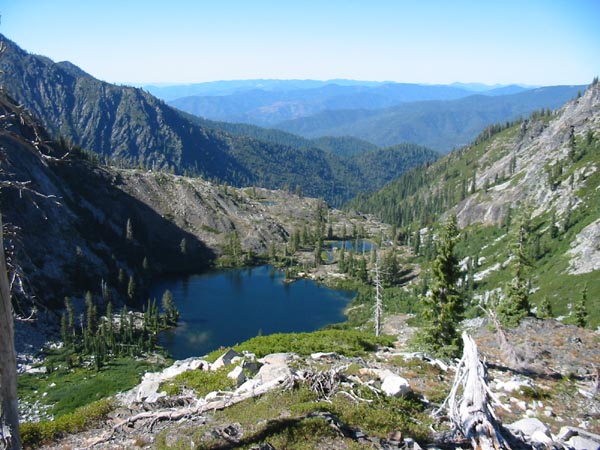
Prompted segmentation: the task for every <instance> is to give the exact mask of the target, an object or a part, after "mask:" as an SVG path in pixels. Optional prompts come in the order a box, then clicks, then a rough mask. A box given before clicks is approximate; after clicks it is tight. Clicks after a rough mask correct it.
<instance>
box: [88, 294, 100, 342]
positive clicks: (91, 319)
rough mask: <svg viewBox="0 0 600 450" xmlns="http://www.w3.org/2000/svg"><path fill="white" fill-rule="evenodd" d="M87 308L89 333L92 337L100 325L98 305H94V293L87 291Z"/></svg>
mask: <svg viewBox="0 0 600 450" xmlns="http://www.w3.org/2000/svg"><path fill="white" fill-rule="evenodd" d="M85 308H86V319H87V325H86V328H87V333H88V334H89V335H90V336H91V335H94V334H96V329H97V325H98V311H97V310H96V305H94V302H93V299H92V293H91V292H90V291H87V292H86V294H85Z"/></svg>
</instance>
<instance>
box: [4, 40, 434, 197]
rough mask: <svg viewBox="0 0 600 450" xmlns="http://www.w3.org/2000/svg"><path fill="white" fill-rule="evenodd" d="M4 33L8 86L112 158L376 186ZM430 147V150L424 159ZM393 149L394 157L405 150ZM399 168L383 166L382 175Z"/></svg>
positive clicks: (228, 177) (233, 178)
mask: <svg viewBox="0 0 600 450" xmlns="http://www.w3.org/2000/svg"><path fill="white" fill-rule="evenodd" d="M1 39H2V41H3V42H4V43H5V47H6V50H5V52H4V54H3V55H2V57H1V58H0V69H1V70H2V73H1V74H0V82H1V83H2V84H3V86H4V88H5V90H6V91H7V92H8V93H9V94H10V95H11V96H13V97H14V98H15V99H17V100H18V101H19V102H20V103H21V104H23V105H24V106H25V107H26V108H28V109H29V110H30V111H31V112H32V113H33V114H34V115H35V116H37V117H39V118H40V120H41V121H42V122H43V124H44V126H45V127H46V128H47V130H48V131H49V132H50V134H51V135H53V136H55V137H58V136H61V137H62V138H64V139H66V140H67V141H69V142H73V143H74V144H76V145H79V146H81V147H83V148H85V149H88V150H91V151H95V152H97V153H100V154H102V155H105V156H106V157H107V158H109V159H110V160H112V161H113V162H118V161H125V162H127V163H128V164H129V165H130V166H141V167H146V168H160V169H165V170H171V171H174V172H177V173H180V174H183V173H192V174H195V175H201V176H203V177H204V178H206V179H215V180H219V181H221V182H227V183H229V184H231V185H235V186H243V185H258V186H263V187H266V188H284V187H288V188H289V189H295V188H296V187H297V186H298V187H299V188H300V189H301V190H302V191H303V192H304V193H306V194H308V195H312V196H315V197H324V198H327V199H328V201H330V202H337V203H340V202H342V201H345V200H347V199H349V198H351V197H352V196H354V195H356V193H358V192H360V191H362V190H369V189H375V188H377V187H378V186H368V183H367V180H366V178H370V179H371V180H372V179H374V178H373V177H371V176H370V174H366V175H368V176H363V172H362V170H361V168H360V167H357V166H356V165H355V164H353V163H352V162H351V161H346V160H344V159H342V158H340V157H339V156H337V155H335V154H332V153H331V152H324V151H322V150H320V149H317V148H316V147H314V146H312V147H308V148H295V147H292V146H289V145H287V143H286V144H281V143H271V142H265V141H261V140H258V139H256V138H253V137H247V136H243V135H238V134H232V133H231V132H229V131H224V130H222V129H221V130H219V129H216V128H209V127H206V126H203V125H202V124H198V123H195V122H194V121H192V120H190V118H189V117H188V116H185V115H183V114H182V113H180V112H178V111H177V110H175V109H173V108H171V107H169V106H168V105H166V103H164V102H163V101H161V100H158V99H156V98H154V97H152V96H151V95H150V94H148V93H146V92H144V91H143V90H141V89H137V88H133V87H122V86H115V85H111V84H109V83H105V82H102V81H99V80H97V79H95V78H93V77H92V76H89V75H88V74H86V73H85V72H83V71H81V70H80V69H79V68H77V67H76V66H74V65H73V64H71V63H66V62H63V63H53V62H52V61H51V60H50V59H48V58H45V57H38V56H36V55H30V54H28V53H27V52H25V51H24V50H22V49H20V48H19V47H18V46H17V45H16V44H14V43H12V42H11V41H9V40H7V39H6V38H4V37H2V38H1ZM433 155H434V153H433V152H430V151H429V152H428V153H427V154H424V156H423V161H425V160H431V158H433V157H434V156H433ZM396 156H397V157H398V161H399V162H400V161H401V160H402V159H403V158H404V156H403V155H402V154H400V153H397V154H396ZM384 169H385V168H384ZM397 175H398V173H395V172H389V171H388V172H387V173H385V174H383V177H382V180H384V181H383V182H385V181H387V180H389V179H391V178H393V177H395V176H397ZM332 186H333V187H332Z"/></svg>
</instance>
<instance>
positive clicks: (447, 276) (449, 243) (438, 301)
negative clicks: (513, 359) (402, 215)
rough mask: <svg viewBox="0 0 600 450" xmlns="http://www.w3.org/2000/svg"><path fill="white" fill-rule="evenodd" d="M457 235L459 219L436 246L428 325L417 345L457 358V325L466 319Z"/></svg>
mask: <svg viewBox="0 0 600 450" xmlns="http://www.w3.org/2000/svg"><path fill="white" fill-rule="evenodd" d="M458 234H459V233H458V226H457V223H456V217H455V216H450V217H449V218H448V219H447V221H446V223H445V224H444V226H443V228H442V230H441V233H440V236H439V238H438V240H437V242H436V257H435V259H434V260H433V263H432V266H431V274H432V276H433V280H432V285H431V290H430V292H428V293H427V294H426V295H425V296H423V297H422V302H423V318H424V320H425V323H424V325H423V327H422V328H421V330H420V332H419V333H418V335H417V341H418V343H419V344H421V345H423V346H424V347H425V349H426V350H428V351H431V352H433V353H434V354H436V355H439V356H458V354H460V351H461V340H460V337H459V334H458V330H457V325H458V324H459V323H460V321H461V320H462V318H463V314H464V304H463V299H462V298H461V295H460V292H459V290H458V287H457V282H458V280H459V279H460V268H459V264H458V258H457V256H456V254H455V250H454V247H455V245H456V241H457V239H458Z"/></svg>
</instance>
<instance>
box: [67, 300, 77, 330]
mask: <svg viewBox="0 0 600 450" xmlns="http://www.w3.org/2000/svg"><path fill="white" fill-rule="evenodd" d="M65 308H66V310H67V330H68V331H69V333H70V334H71V336H74V335H75V311H74V310H73V303H72V302H71V298H70V297H65Z"/></svg>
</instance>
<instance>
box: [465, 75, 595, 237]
mask: <svg viewBox="0 0 600 450" xmlns="http://www.w3.org/2000/svg"><path fill="white" fill-rule="evenodd" d="M588 132H596V133H599V132H600V86H599V85H597V84H596V85H593V86H591V87H590V88H589V89H588V90H587V91H586V92H585V93H584V95H583V96H582V97H580V98H578V99H576V100H573V101H571V102H568V103H567V104H566V105H565V106H564V107H563V108H561V109H560V110H558V111H557V112H555V113H554V114H553V116H552V117H551V118H550V120H549V121H546V120H540V119H538V120H535V119H531V120H526V121H525V122H523V124H522V125H521V128H520V131H519V133H517V134H516V135H515V136H514V137H512V139H498V140H495V141H493V142H492V143H491V145H489V146H488V147H487V149H486V152H485V153H484V155H483V156H482V157H481V158H480V159H479V162H478V168H477V178H476V188H478V189H482V188H483V187H484V186H485V185H486V184H489V185H490V186H492V187H491V188H489V189H488V190H487V191H483V190H482V191H481V192H478V193H477V194H475V195H472V196H470V197H468V198H467V199H466V200H465V201H464V202H462V203H461V204H460V205H458V206H457V207H456V214H457V216H458V219H459V222H460V223H461V225H463V226H464V225H468V224H470V223H477V222H479V223H498V222H499V221H500V220H501V219H502V218H503V216H504V215H505V214H506V211H507V209H508V208H509V207H510V206H511V205H512V206H515V205H516V204H518V203H519V202H520V203H522V204H523V205H528V206H529V207H531V208H532V215H533V216H534V217H535V216H537V215H538V214H541V213H543V212H545V211H549V210H551V209H552V208H556V210H557V212H558V214H559V216H560V215H562V214H564V212H565V210H566V208H567V205H569V204H571V205H572V206H573V205H577V203H579V202H580V200H579V199H578V197H577V196H576V195H575V194H576V192H577V190H578V189H579V188H580V187H581V186H582V185H583V184H584V183H585V180H586V179H588V178H589V177H590V176H591V175H592V174H593V173H595V172H596V171H597V170H598V167H597V166H596V165H595V164H588V165H586V166H584V167H579V168H577V170H576V172H575V176H574V183H573V184H570V183H569V182H567V181H568V180H564V182H561V183H559V184H558V186H553V185H552V183H551V182H550V180H549V177H548V173H549V171H550V170H551V169H552V168H553V167H554V166H555V165H556V164H557V163H560V162H561V161H566V160H568V159H569V152H570V151H571V144H570V138H571V135H574V136H575V138H576V139H577V140H579V142H582V141H584V140H585V139H586V136H587V134H588ZM511 164H512V165H513V166H514V168H513V169H512V170H511ZM511 172H512V175H511V176H510V177H509V178H508V179H507V180H506V181H505V182H503V183H501V184H496V185H494V184H495V179H496V177H497V176H498V175H500V174H510V173H511Z"/></svg>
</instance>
